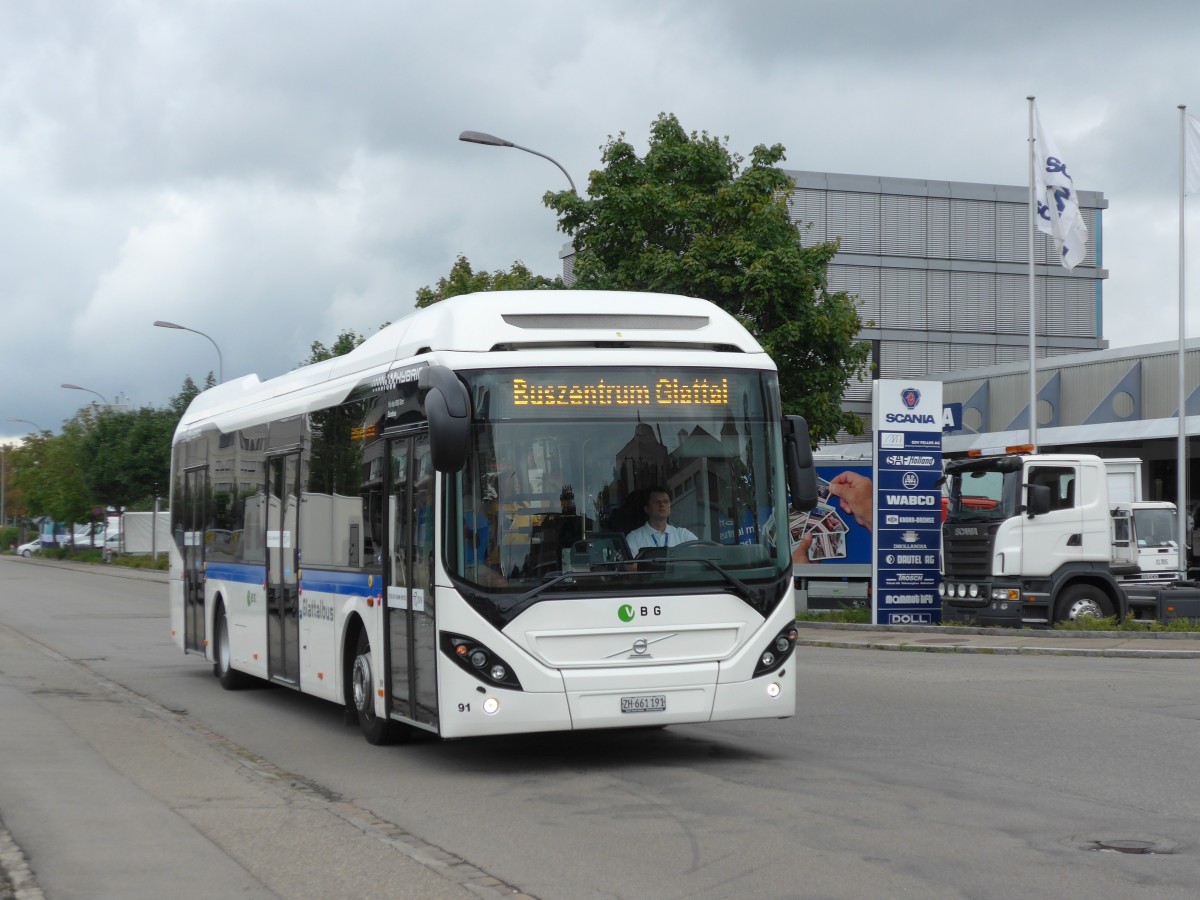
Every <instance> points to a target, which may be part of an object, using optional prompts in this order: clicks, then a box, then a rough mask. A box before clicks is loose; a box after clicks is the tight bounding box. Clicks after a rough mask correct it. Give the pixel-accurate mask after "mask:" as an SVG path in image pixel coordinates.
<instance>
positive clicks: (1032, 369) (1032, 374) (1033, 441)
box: [1025, 97, 1037, 451]
mask: <svg viewBox="0 0 1200 900" xmlns="http://www.w3.org/2000/svg"><path fill="white" fill-rule="evenodd" d="M1025 99H1026V100H1028V101H1029V443H1030V445H1031V446H1032V447H1033V449H1034V450H1035V451H1036V450H1037V269H1036V256H1037V254H1036V248H1037V201H1036V198H1035V195H1034V187H1033V177H1034V176H1033V157H1034V147H1033V142H1034V138H1033V101H1034V98H1033V97H1026V98H1025Z"/></svg>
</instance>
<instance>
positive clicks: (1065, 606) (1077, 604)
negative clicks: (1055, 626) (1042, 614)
mask: <svg viewBox="0 0 1200 900" xmlns="http://www.w3.org/2000/svg"><path fill="white" fill-rule="evenodd" d="M1057 609H1058V615H1057V616H1056V617H1055V621H1058V622H1074V621H1077V620H1078V619H1081V618H1083V617H1084V616H1091V617H1092V618H1093V619H1104V618H1107V617H1108V616H1111V615H1112V614H1113V608H1112V601H1111V600H1109V599H1108V595H1107V594H1106V593H1104V591H1102V590H1100V588H1098V587H1093V586H1092V585H1090V584H1073V585H1071V586H1070V587H1069V588H1067V589H1066V590H1065V591H1063V592H1062V597H1061V598H1060V599H1059V601H1058V607H1057Z"/></svg>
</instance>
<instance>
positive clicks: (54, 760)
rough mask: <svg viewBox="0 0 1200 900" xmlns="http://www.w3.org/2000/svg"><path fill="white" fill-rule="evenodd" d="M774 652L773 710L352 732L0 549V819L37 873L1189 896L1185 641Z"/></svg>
mask: <svg viewBox="0 0 1200 900" xmlns="http://www.w3.org/2000/svg"><path fill="white" fill-rule="evenodd" d="M797 665H798V672H799V676H800V681H801V683H802V684H803V685H804V689H803V696H802V699H801V702H800V709H799V714H798V715H797V716H796V717H795V718H792V719H788V720H782V721H763V722H750V723H726V724H721V725H711V726H687V727H684V726H677V727H672V728H669V729H664V730H638V731H625V732H602V733H581V734H556V735H534V736H522V737H508V738H494V739H479V740H469V741H459V742H440V741H436V740H425V741H421V742H418V743H415V744H411V745H408V746H402V747H393V748H377V747H371V746H370V745H368V744H366V742H365V741H363V740H362V738H361V737H360V736H359V735H358V733H357V732H356V731H355V730H354V729H352V728H347V727H346V726H345V725H344V724H343V721H342V714H341V711H340V710H339V709H338V708H336V707H334V706H332V705H330V704H326V703H323V702H320V701H315V700H312V699H310V698H306V697H302V696H298V695H295V694H292V693H290V692H287V691H285V690H282V689H272V688H262V689H255V690H249V691H243V692H232V693H231V692H225V691H222V690H220V688H219V686H218V685H217V683H216V681H215V680H214V679H213V678H212V677H211V669H210V667H209V666H207V665H205V664H204V663H203V662H202V661H200V660H198V659H196V658H195V657H187V656H184V655H182V654H181V653H179V652H178V651H177V649H176V648H175V647H174V645H173V644H172V643H171V642H170V640H169V637H168V634H167V618H166V608H165V586H164V585H162V584H160V583H156V582H154V581H145V580H135V579H130V578H120V577H112V576H111V575H110V574H109V573H107V572H105V573H103V574H101V573H96V572H77V571H72V570H65V569H62V568H56V567H49V566H37V565H35V564H30V563H29V561H27V560H19V559H13V558H7V557H6V558H0V818H2V819H3V821H4V824H5V826H6V827H7V829H8V830H9V831H10V832H11V834H12V838H13V839H14V841H15V843H16V844H17V845H19V846H20V848H21V849H22V850H23V857H22V859H23V860H25V861H26V863H27V866H28V869H29V871H30V873H31V874H32V876H33V881H34V882H35V883H34V884H32V885H27V886H26V890H29V891H36V890H39V889H40V890H42V891H44V892H45V895H46V896H48V897H52V898H59V897H151V896H156V897H161V896H173V897H192V896H195V897H200V896H205V897H212V896H247V897H258V896H261V897H287V898H291V897H327V896H361V897H372V896H379V897H385V896H386V897H405V896H412V897H425V896H468V895H472V896H480V895H484V896H498V895H504V896H513V895H514V893H518V892H520V893H526V894H529V895H532V896H538V897H544V898H558V897H564V898H575V897H580V898H601V897H604V898H608V897H623V898H642V897H653V898H658V897H663V898H674V897H679V898H684V897H687V898H693V897H711V898H724V897H741V896H751V895H756V896H763V897H805V898H822V897H831V898H832V897H847V898H850V897H854V898H857V897H881V896H887V897H895V898H905V897H913V898H941V897H946V898H950V897H963V898H966V897H970V898H1010V897H1044V896H1057V897H1063V898H1073V897H1089V898H1122V900H1124V898H1127V897H1129V896H1133V895H1136V896H1138V897H1154V898H1156V897H1164V898H1173V897H1181V898H1182V897H1187V898H1191V897H1194V896H1196V893H1197V885H1200V828H1198V827H1197V826H1198V824H1200V792H1197V791H1196V790H1194V789H1193V788H1192V787H1191V784H1190V762H1191V757H1192V755H1193V754H1194V752H1195V747H1196V745H1197V719H1198V718H1200V698H1198V697H1197V695H1196V690H1195V684H1196V680H1197V677H1198V675H1200V660H1195V659H1178V658H1142V657H1137V658H1112V657H1094V656H1087V655H1072V656H1043V655H1019V654H1000V655H995V654H966V653H905V652H892V653H885V652H869V651H864V650H856V649H849V648H848V647H836V646H809V647H803V648H801V650H800V652H799V655H798V658H797ZM2 838H3V835H2V834H0V859H3V858H4V842H3V839H2ZM0 896H3V895H2V894H0ZM28 896H31V897H32V896H34V895H33V894H32V893H30V894H28Z"/></svg>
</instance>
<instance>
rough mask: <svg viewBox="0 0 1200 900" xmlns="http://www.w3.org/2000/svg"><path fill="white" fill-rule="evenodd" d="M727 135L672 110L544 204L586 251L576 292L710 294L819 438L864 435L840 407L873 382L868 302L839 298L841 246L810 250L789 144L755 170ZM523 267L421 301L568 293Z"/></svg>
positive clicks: (465, 267)
mask: <svg viewBox="0 0 1200 900" xmlns="http://www.w3.org/2000/svg"><path fill="white" fill-rule="evenodd" d="M727 144H728V140H727V139H725V140H721V139H718V138H715V137H711V136H709V135H708V134H707V133H705V132H701V133H699V134H697V133H695V132H692V133H691V134H688V133H687V132H685V131H684V129H683V127H682V126H681V125H680V124H679V120H678V119H676V118H675V116H673V115H670V114H667V113H663V114H662V115H660V116H659V117H658V118H657V119H656V120H655V121H654V123H653V124H652V125H651V132H650V147H649V150H648V151H647V153H646V155H645V156H644V157H639V156H638V155H637V153H636V152H635V150H634V148H633V146H632V145H630V144H629V143H628V142H627V141H626V140H625V139H624V135H619V136H618V137H616V138H609V140H608V143H607V144H606V145H605V147H604V148H603V155H602V161H603V164H604V166H603V168H601V169H598V170H596V171H593V172H592V173H591V178H590V180H589V184H588V191H587V196H580V195H579V194H576V193H575V192H574V191H569V190H568V191H561V192H558V193H555V192H548V193H547V194H546V195H545V197H544V202H545V204H546V205H547V206H548V207H550V208H551V209H553V210H554V211H555V212H556V213H557V214H558V217H559V223H558V227H559V229H560V230H561V231H563V232H564V233H565V234H567V235H569V236H570V237H571V241H572V245H573V246H574V248H575V261H574V277H575V280H574V282H573V283H572V284H571V285H570V287H572V288H582V289H590V290H618V291H656V292H661V293H667V294H685V295H689V296H693V297H703V298H705V299H706V300H710V301H712V302H713V303H715V304H717V305H718V306H720V307H721V308H722V309H724V310H725V311H726V312H728V313H730V314H731V315H733V316H734V317H735V318H737V319H738V320H739V321H740V322H742V324H743V325H745V326H746V328H747V329H748V330H749V331H750V332H751V334H753V335H754V336H755V337H756V338H757V339H758V341H759V343H761V344H762V345H763V347H764V349H765V350H766V351H767V352H768V353H769V354H770V355H771V357H772V358H773V359H774V360H775V363H776V365H777V366H778V367H779V380H780V389H781V394H782V398H783V405H784V409H785V411H786V412H790V413H799V414H800V415H803V416H804V417H805V418H806V419H807V420H808V425H809V432H810V434H811V436H812V439H813V442H814V444H815V443H818V442H820V441H822V440H826V439H829V438H832V437H834V436H835V435H836V434H837V433H838V432H839V431H841V430H843V429H844V430H846V431H848V432H850V433H851V434H860V433H861V432H862V421H861V420H860V419H859V418H858V416H856V415H854V414H853V413H849V412H845V411H843V410H842V408H841V399H842V396H843V394H844V393H845V391H846V388H847V386H848V385H849V383H850V381H851V380H852V379H853V378H855V377H857V376H859V375H861V374H865V372H866V367H867V364H868V358H869V354H870V347H869V345H868V344H866V343H864V342H861V341H857V340H856V338H857V335H858V333H859V331H860V330H861V328H862V321H861V320H860V319H859V316H858V309H857V302H856V300H855V298H853V297H851V296H850V295H849V294H847V293H845V292H844V291H830V290H829V285H828V269H829V263H830V261H831V260H832V259H833V257H834V255H835V254H836V253H837V250H838V245H837V244H836V243H822V242H812V243H811V244H810V246H805V244H804V242H803V240H802V236H803V232H802V226H798V225H797V224H796V223H794V222H793V221H792V220H791V217H790V216H789V214H788V198H789V197H790V195H791V191H792V190H793V188H794V184H793V182H792V180H791V178H790V177H789V176H788V175H787V174H786V173H785V172H784V171H783V170H782V169H780V168H779V167H778V164H779V163H780V162H782V161H783V160H784V158H785V157H784V148H783V147H782V146H781V145H779V144H776V145H774V146H771V147H767V146H764V145H759V146H757V147H755V148H754V149H753V150H752V151H751V153H750V159H749V163H748V164H747V165H743V163H746V160H745V159H744V158H743V157H741V156H740V155H738V154H735V153H731V152H730V150H729V148H728V146H727ZM560 285H561V281H560V280H559V279H557V278H556V279H554V280H553V281H551V280H549V279H539V278H538V276H533V275H530V273H529V271H528V269H526V268H525V267H524V266H521V265H520V264H519V263H514V264H513V269H512V271H511V272H509V273H504V272H496V273H494V274H492V275H489V274H488V273H486V272H480V273H475V272H474V271H473V270H472V268H471V264H470V263H469V262H468V261H467V259H466V258H465V257H463V256H459V257H458V259H457V260H456V261H455V263H454V266H453V268H452V269H451V272H450V275H449V277H447V278H442V279H439V281H438V283H437V286H436V289H434V288H428V287H426V288H422V289H421V290H419V291H418V292H417V305H418V306H428V305H430V304H432V303H436V302H437V301H439V300H442V299H445V298H446V297H451V296H454V295H456V294H463V293H468V292H470V291H486V290H511V289H514V288H524V287H559V286H560Z"/></svg>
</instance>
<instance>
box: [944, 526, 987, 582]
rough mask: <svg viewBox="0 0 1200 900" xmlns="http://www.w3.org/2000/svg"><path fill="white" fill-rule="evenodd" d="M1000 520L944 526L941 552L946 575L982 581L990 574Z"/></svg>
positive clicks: (958, 578) (959, 578)
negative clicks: (993, 547) (993, 548)
mask: <svg viewBox="0 0 1200 900" xmlns="http://www.w3.org/2000/svg"><path fill="white" fill-rule="evenodd" d="M999 528H1000V523H999V522H992V523H980V524H978V525H961V524H950V523H946V524H945V525H943V526H942V555H943V557H944V559H945V567H946V568H945V571H946V575H947V577H950V575H951V573H953V577H954V578H955V579H956V580H958V581H963V580H968V579H969V580H975V581H981V580H984V579H987V578H988V577H990V576H991V571H990V570H991V564H992V546H993V544H994V538H995V536H996V532H997V531H998V530H999Z"/></svg>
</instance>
